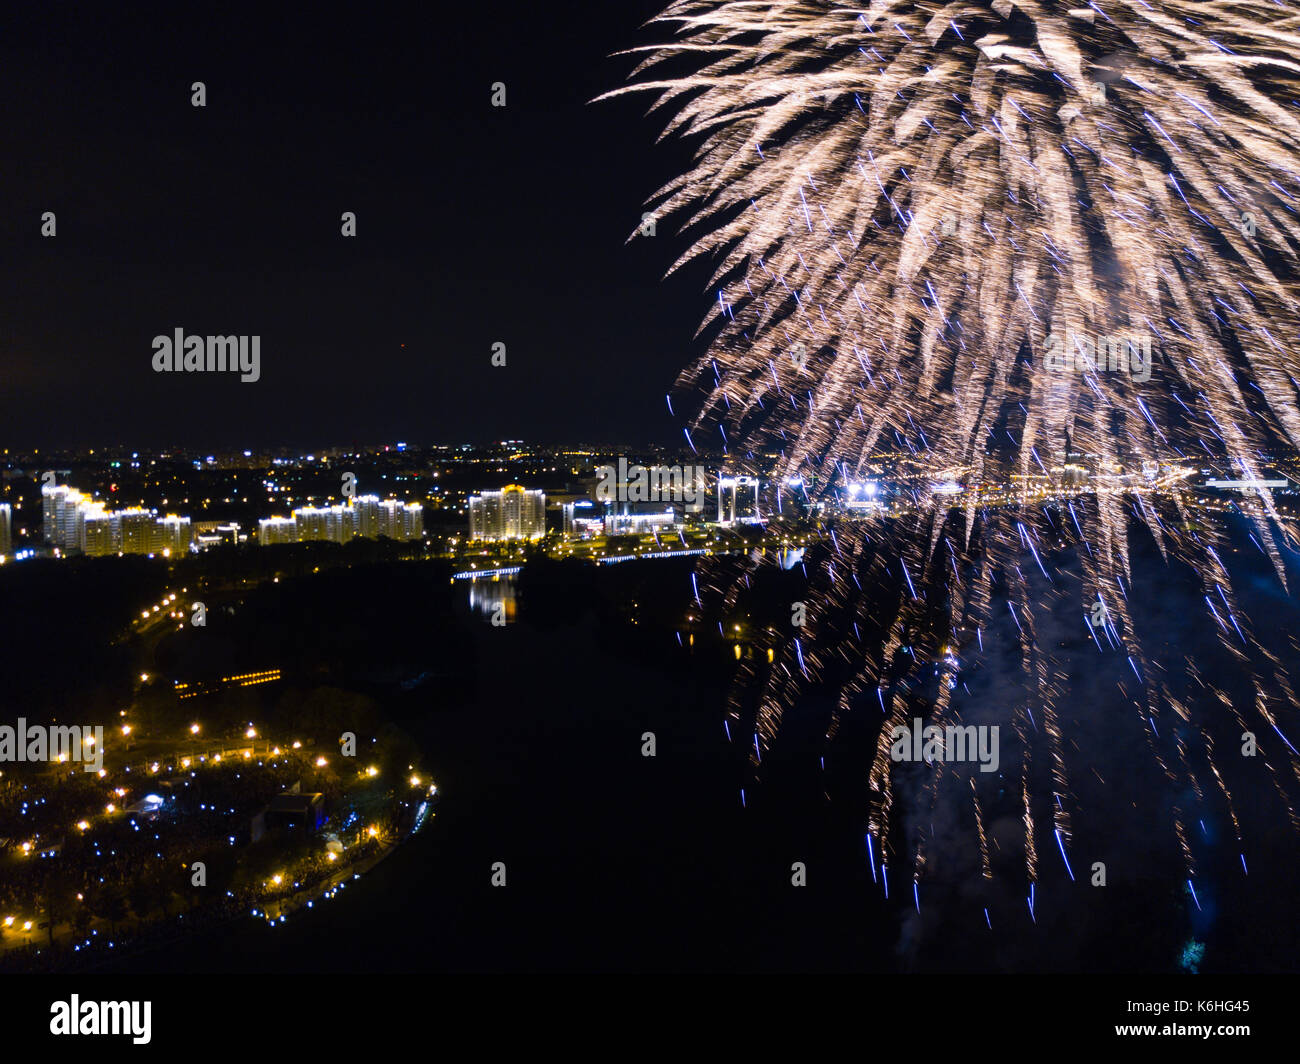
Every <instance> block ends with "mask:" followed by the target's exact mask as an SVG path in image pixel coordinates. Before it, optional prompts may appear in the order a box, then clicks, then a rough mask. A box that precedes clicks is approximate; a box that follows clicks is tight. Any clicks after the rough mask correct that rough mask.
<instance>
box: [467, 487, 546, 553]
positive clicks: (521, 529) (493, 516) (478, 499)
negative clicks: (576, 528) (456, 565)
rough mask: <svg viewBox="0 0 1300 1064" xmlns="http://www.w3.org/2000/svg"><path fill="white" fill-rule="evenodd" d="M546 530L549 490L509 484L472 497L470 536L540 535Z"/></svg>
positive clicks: (474, 537) (515, 537) (525, 536)
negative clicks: (532, 489) (547, 495)
mask: <svg viewBox="0 0 1300 1064" xmlns="http://www.w3.org/2000/svg"><path fill="white" fill-rule="evenodd" d="M545 534H546V494H545V493H544V492H541V491H529V490H528V489H527V488H522V487H520V486H519V485H518V484H508V485H506V487H504V488H502V489H501V490H500V491H485V492H483V493H482V494H481V495H471V496H470V497H469V538H470V539H480V540H496V539H540V538H541V537H542V536H544V535H545Z"/></svg>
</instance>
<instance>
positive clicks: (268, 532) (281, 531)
mask: <svg viewBox="0 0 1300 1064" xmlns="http://www.w3.org/2000/svg"><path fill="white" fill-rule="evenodd" d="M257 542H258V543H260V544H262V545H263V546H268V545H271V544H274V543H297V542H298V522H297V521H295V520H294V519H293V518H292V517H264V518H262V520H260V521H258V522H257Z"/></svg>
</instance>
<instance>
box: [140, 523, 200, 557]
mask: <svg viewBox="0 0 1300 1064" xmlns="http://www.w3.org/2000/svg"><path fill="white" fill-rule="evenodd" d="M193 542H194V528H193V526H192V525H191V524H190V519H189V518H188V517H177V516H176V515H175V514H168V515H167V516H166V517H160V518H158V520H157V521H155V522H154V525H153V537H152V542H151V544H150V551H149V553H151V554H167V555H177V554H186V553H188V552H189V549H190V544H192V543H193Z"/></svg>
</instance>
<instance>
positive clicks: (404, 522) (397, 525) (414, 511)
mask: <svg viewBox="0 0 1300 1064" xmlns="http://www.w3.org/2000/svg"><path fill="white" fill-rule="evenodd" d="M378 510H379V516H378V519H377V521H376V525H375V532H374V534H373V535H374V537H375V538H378V537H379V536H383V537H384V538H385V539H392V540H396V541H397V542H399V543H409V542H411V541H412V540H416V539H423V538H424V507H423V506H421V505H420V504H419V503H418V502H402V501H401V500H400V499H385V500H384V501H383V502H381V503H380V504H379V507H378Z"/></svg>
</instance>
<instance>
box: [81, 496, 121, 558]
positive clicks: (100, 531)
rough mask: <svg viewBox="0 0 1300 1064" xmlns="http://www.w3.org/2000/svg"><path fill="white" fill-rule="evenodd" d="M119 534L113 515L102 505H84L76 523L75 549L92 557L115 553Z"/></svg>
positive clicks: (118, 542)
mask: <svg viewBox="0 0 1300 1064" xmlns="http://www.w3.org/2000/svg"><path fill="white" fill-rule="evenodd" d="M120 546H121V535H120V530H119V528H118V523H117V521H116V520H115V519H114V516H113V515H112V514H110V513H109V512H108V511H107V510H106V509H104V508H103V507H102V506H100V507H85V508H84V509H83V510H82V512H81V518H80V520H79V521H78V524H77V549H78V550H83V551H85V552H86V553H87V554H89V555H91V556H92V557H96V558H100V557H103V556H104V555H106V554H116V553H117V552H118V550H119V548H120Z"/></svg>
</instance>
